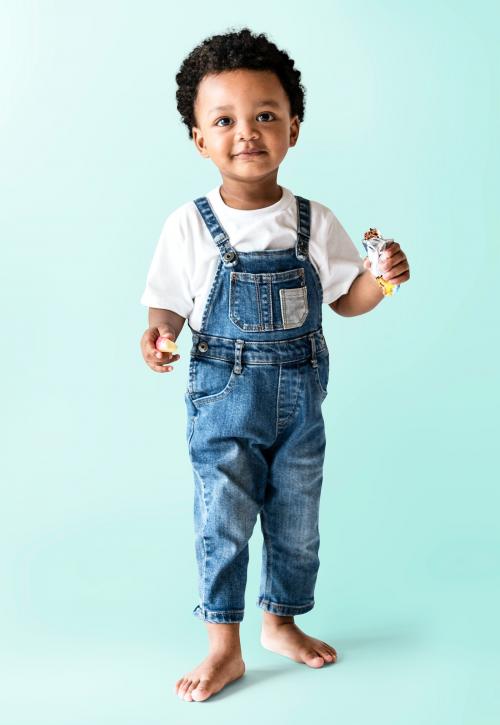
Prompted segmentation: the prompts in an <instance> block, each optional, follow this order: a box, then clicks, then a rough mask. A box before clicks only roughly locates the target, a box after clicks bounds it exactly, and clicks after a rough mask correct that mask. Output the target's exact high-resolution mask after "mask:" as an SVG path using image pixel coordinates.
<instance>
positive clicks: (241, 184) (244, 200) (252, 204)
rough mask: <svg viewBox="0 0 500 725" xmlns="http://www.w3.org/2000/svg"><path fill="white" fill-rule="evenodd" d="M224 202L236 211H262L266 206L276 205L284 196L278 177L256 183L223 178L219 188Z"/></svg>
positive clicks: (256, 181)
mask: <svg viewBox="0 0 500 725" xmlns="http://www.w3.org/2000/svg"><path fill="white" fill-rule="evenodd" d="M219 193H220V195H221V197H222V201H223V202H224V203H225V204H227V206H231V207H233V208H234V209H247V210H249V209H262V207H265V206H271V204H276V202H277V201H279V200H280V199H281V197H282V195H283V190H282V188H281V186H279V184H278V183H277V176H276V175H275V176H274V178H270V179H265V180H263V179H259V180H255V181H253V180H252V181H240V180H238V181H236V180H234V179H227V178H223V180H222V186H220V187H219Z"/></svg>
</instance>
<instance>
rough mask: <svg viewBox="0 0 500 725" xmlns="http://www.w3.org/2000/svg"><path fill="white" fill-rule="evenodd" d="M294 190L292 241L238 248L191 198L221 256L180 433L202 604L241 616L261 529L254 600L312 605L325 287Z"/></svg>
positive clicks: (203, 615) (272, 607)
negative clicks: (251, 545)
mask: <svg viewBox="0 0 500 725" xmlns="http://www.w3.org/2000/svg"><path fill="white" fill-rule="evenodd" d="M296 199H297V210H298V213H297V222H298V224H297V226H298V230H297V242H296V244H295V246H294V247H292V248H290V249H280V250H266V251H262V252H245V253H243V252H237V251H236V250H235V249H234V248H233V247H232V246H231V243H230V241H229V237H228V235H227V234H226V232H225V231H224V229H223V228H222V226H221V225H220V223H219V221H218V219H217V217H216V216H215V214H214V212H213V209H212V207H211V206H210V203H209V201H208V199H207V198H206V197H200V198H198V199H196V200H195V202H194V203H195V204H196V206H197V208H198V210H199V212H200V214H201V215H202V217H203V220H204V222H205V224H206V226H207V227H208V230H209V231H210V234H211V235H212V238H213V241H214V243H215V244H216V245H217V247H218V250H219V254H220V259H219V262H218V266H217V271H216V273H215V277H214V281H213V284H212V287H211V290H210V293H209V296H208V298H207V302H206V305H205V309H204V312H203V318H202V323H201V329H200V330H199V331H195V330H193V329H192V328H191V330H192V336H193V346H192V349H191V353H190V355H191V356H190V363H189V383H188V388H187V391H186V394H185V400H186V406H187V442H188V448H189V455H190V459H191V462H192V466H193V473H194V489H195V491H194V523H195V550H196V560H197V564H198V573H199V595H200V602H199V605H198V606H196V607H195V609H194V614H195V615H196V616H197V617H199V618H200V619H203V620H204V621H207V622H223V623H231V622H240V621H241V620H242V619H243V612H244V606H245V585H246V578H247V564H248V540H249V538H250V536H251V534H252V531H253V528H254V525H255V522H256V519H257V515H258V514H260V522H261V528H262V534H263V540H264V544H263V552H262V574H261V583H260V592H259V597H258V599H257V604H258V606H260V607H261V608H262V609H264V610H266V611H268V612H273V613H274V614H281V615H296V614H302V613H303V612H307V611H309V610H310V609H312V607H313V606H314V586H315V583H316V575H317V572H318V567H319V558H318V549H319V533H318V509H319V499H320V492H321V484H322V475H323V459H324V452H325V431H324V423H323V416H322V412H321V403H322V402H323V400H324V399H325V397H326V394H327V384H328V364H329V353H328V348H327V345H326V342H325V339H324V337H323V333H322V329H321V306H322V288H321V282H320V279H319V276H318V274H317V272H316V270H315V268H314V267H313V265H312V263H311V262H310V260H309V258H308V245H309V229H310V202H309V201H308V200H307V199H304V198H302V197H300V196H297V197H296Z"/></svg>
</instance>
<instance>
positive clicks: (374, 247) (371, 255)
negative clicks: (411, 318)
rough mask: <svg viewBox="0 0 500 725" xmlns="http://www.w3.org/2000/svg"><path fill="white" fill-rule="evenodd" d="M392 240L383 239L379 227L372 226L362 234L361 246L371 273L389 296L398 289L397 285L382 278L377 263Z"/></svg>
mask: <svg viewBox="0 0 500 725" xmlns="http://www.w3.org/2000/svg"><path fill="white" fill-rule="evenodd" d="M393 242H394V239H385V238H384V237H383V236H382V234H381V232H380V230H379V229H374V228H372V227H370V229H369V230H368V231H367V232H365V234H364V240H363V246H364V248H365V250H366V253H367V255H368V259H369V260H370V263H371V273H372V274H373V275H374V277H375V279H376V280H377V282H378V283H379V285H380V286H381V287H382V290H383V292H384V295H389V296H390V295H393V294H394V293H395V292H397V291H398V289H399V285H398V284H391V283H390V282H387V281H386V280H385V279H384V278H383V276H382V273H381V271H380V267H379V264H380V262H381V255H382V252H383V251H384V250H385V249H387V247H388V246H389V245H390V244H392V243H393Z"/></svg>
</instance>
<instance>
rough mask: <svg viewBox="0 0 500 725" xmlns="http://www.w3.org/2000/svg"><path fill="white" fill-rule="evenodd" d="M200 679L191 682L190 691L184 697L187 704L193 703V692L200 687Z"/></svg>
mask: <svg viewBox="0 0 500 725" xmlns="http://www.w3.org/2000/svg"><path fill="white" fill-rule="evenodd" d="M198 683H199V679H198V678H197V679H195V680H193V681H192V682H191V684H190V685H189V687H188V689H187V690H186V694H185V695H184V699H185V700H186V701H187V702H193V690H195V689H196V688H197V687H198Z"/></svg>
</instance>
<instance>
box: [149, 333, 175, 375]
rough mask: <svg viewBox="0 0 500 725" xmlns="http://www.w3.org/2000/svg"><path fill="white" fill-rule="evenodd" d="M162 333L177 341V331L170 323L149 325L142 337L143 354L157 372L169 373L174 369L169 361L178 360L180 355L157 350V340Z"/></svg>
mask: <svg viewBox="0 0 500 725" xmlns="http://www.w3.org/2000/svg"><path fill="white" fill-rule="evenodd" d="M160 335H161V336H163V337H168V338H169V339H170V340H173V341H174V342H175V332H174V331H173V330H172V328H171V327H169V325H165V324H160V325H158V327H148V329H147V330H146V331H145V333H144V334H143V336H142V338H141V350H142V356H143V358H144V360H145V362H146V364H147V365H148V366H149V367H150V368H151V370H154V371H155V373H169V372H171V371H172V370H173V367H172V366H171V365H169V364H168V363H173V362H176V361H177V360H178V359H179V358H180V355H177V354H175V355H174V354H172V353H171V352H160V350H157V349H156V340H157V339H158V338H159V337H160Z"/></svg>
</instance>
